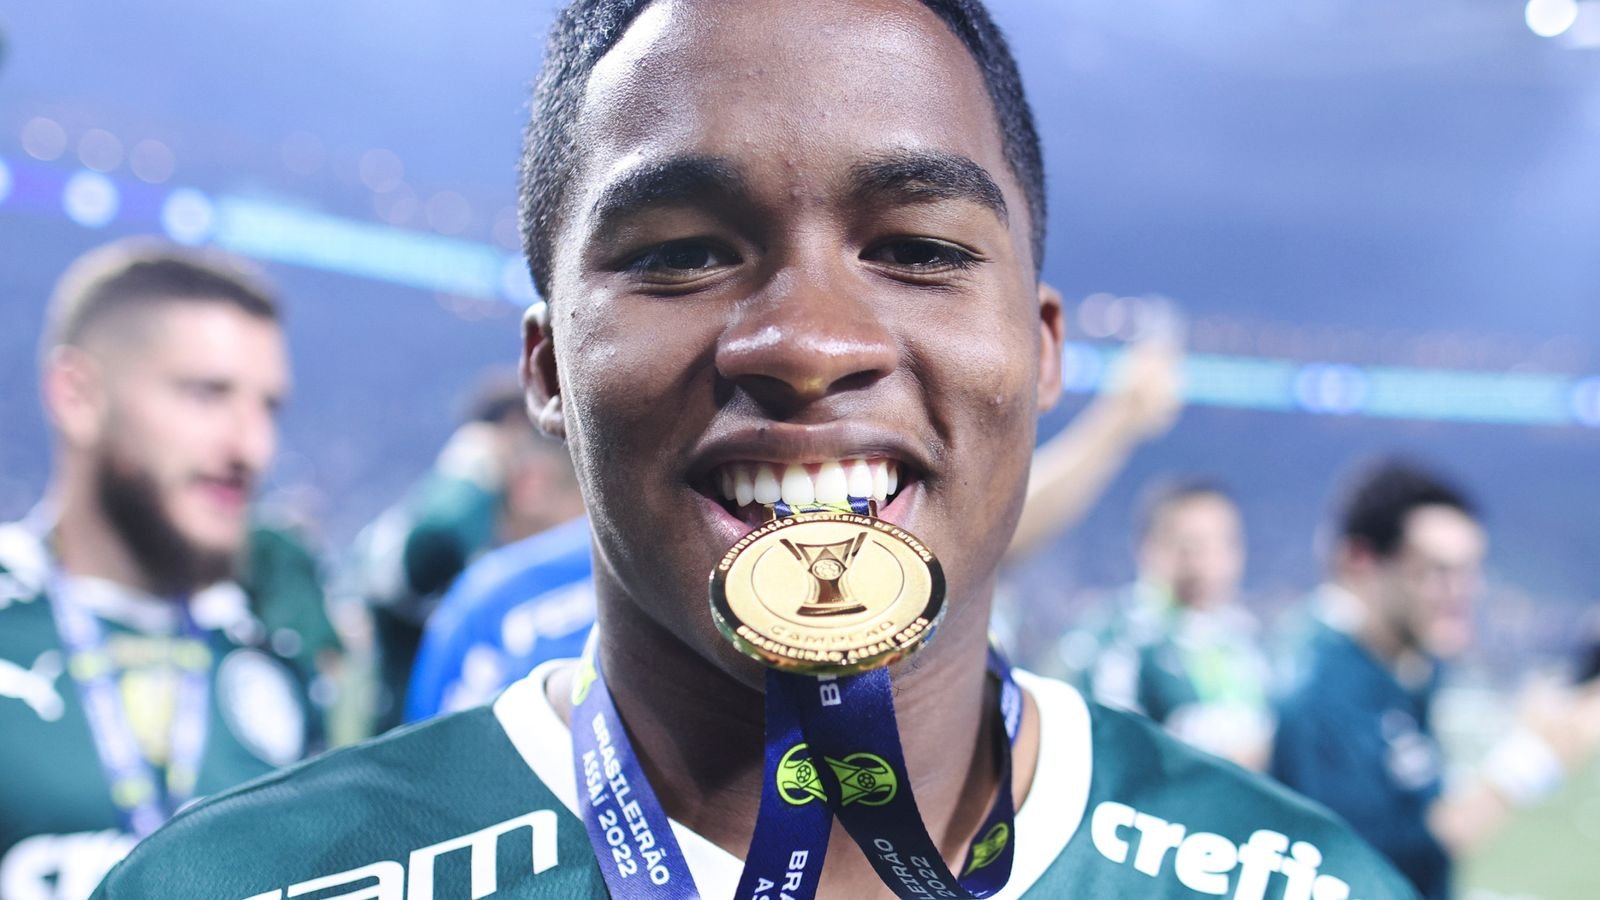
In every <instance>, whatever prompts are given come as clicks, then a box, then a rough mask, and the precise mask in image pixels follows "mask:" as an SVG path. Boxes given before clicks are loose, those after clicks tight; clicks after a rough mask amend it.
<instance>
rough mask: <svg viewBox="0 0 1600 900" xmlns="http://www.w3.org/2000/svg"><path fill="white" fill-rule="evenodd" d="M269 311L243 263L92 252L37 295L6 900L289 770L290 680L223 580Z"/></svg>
mask: <svg viewBox="0 0 1600 900" xmlns="http://www.w3.org/2000/svg"><path fill="white" fill-rule="evenodd" d="M287 367H288V362H287V359H286V356H285V350H284V341H283V332H282V329H281V327H280V325H279V322H278V306H277V302H276V300H275V299H274V298H273V296H272V295H271V294H270V293H269V292H268V291H267V289H266V288H265V287H264V286H263V285H261V284H260V283H258V281H257V279H256V278H255V277H254V276H253V275H251V274H250V273H249V272H247V271H244V270H242V269H241V268H240V266H239V265H238V263H236V262H235V261H233V260H231V259H229V258H225V257H221V256H215V255H211V254H203V255H202V254H198V253H194V252H191V251H187V250H180V249H178V248H175V247H169V246H167V245H165V244H161V243H158V242H154V241H143V240H136V241H125V242H120V243H116V244H112V245H109V246H106V247H102V248H100V249H98V250H95V251H93V252H91V253H89V254H88V255H86V256H84V257H83V258H81V259H79V260H78V261H77V262H76V263H74V265H73V266H72V267H71V268H70V269H69V270H68V272H67V273H66V275H65V276H63V278H62V279H61V281H60V283H59V284H58V286H57V289H56V292H55V295H54V296H53V297H52V299H51V301H50V307H49V310H48V314H47V318H46V331H45V334H44V338H43V340H42V342H41V372H40V374H41V379H40V380H41V387H42V394H43V399H44V404H45V409H46V413H47V415H48V418H49V421H50V424H51V427H52V429H53V432H54V438H55V451H54V462H53V468H54V473H53V476H52V480H51V484H50V487H49V491H48V493H47V494H46V497H45V499H44V501H43V502H41V503H40V504H39V506H38V507H37V508H36V509H35V510H34V512H33V513H32V514H30V515H29V517H28V518H27V519H26V520H24V521H22V522H18V523H13V524H10V525H5V526H0V735H4V740H3V741H0V769H3V771H5V772H7V773H8V774H7V776H6V777H5V778H4V779H0V897H3V898H5V900H12V898H19V900H20V898H40V897H48V898H74V900H81V898H84V897H87V896H88V895H89V893H90V892H91V891H92V890H93V889H94V887H95V885H96V884H97V883H98V882H99V881H100V879H101V877H102V876H103V875H104V874H105V872H106V871H107V870H108V869H109V868H110V867H111V866H112V865H113V864H114V863H115V862H116V861H117V860H118V859H120V858H121V857H122V856H123V855H125V854H126V853H127V851H128V849H129V848H130V847H131V846H132V845H133V843H134V842H135V841H136V840H137V839H139V838H142V837H144V836H145V835H147V834H149V833H150V832H152V831H154V830H155V829H156V828H157V827H158V826H159V825H160V824H161V823H162V822H163V821H165V820H166V818H167V817H168V816H170V815H171V814H172V813H173V812H174V811H176V809H177V808H178V807H179V806H180V805H182V804H183V803H186V802H187V801H189V800H190V799H192V798H195V797H198V796H201V795H204V794H209V793H213V792H215V791H219V790H222V789H223V788H227V787H231V786H233V785H235V784H238V783H239V782H241V781H244V780H246V779H249V778H253V777H255V776H258V775H261V774H264V773H266V772H269V771H271V770H272V769H274V768H276V767H278V766H281V765H284V764H286V763H290V762H293V761H295V760H297V759H299V758H300V757H301V756H302V755H303V754H304V751H305V748H306V745H307V740H308V732H309V730H310V728H311V722H310V720H309V718H308V716H307V707H306V704H305V697H304V692H303V687H302V685H301V683H300V681H299V680H298V679H297V678H295V677H294V676H293V675H292V670H291V669H290V668H289V667H287V666H286V665H284V663H283V661H282V660H280V659H277V658H276V657H274V656H273V655H271V654H270V653H269V652H265V651H263V650H259V649H255V647H254V646H253V645H254V643H255V642H256V641H257V640H259V638H260V637H261V634H260V629H259V627H258V625H257V623H256V622H255V620H254V619H253V618H252V617H251V616H250V615H249V611H248V604H247V600H246V597H245V595H244V594H243V592H242V591H241V590H240V589H239V588H238V587H237V586H236V585H234V584H233V583H231V582H230V581H228V579H229V577H230V576H231V575H232V573H233V571H234V566H235V564H236V561H237V560H238V558H239V556H240V554H241V552H242V551H243V549H244V546H245V540H246V535H247V532H248V528H249V521H250V520H249V516H250V501H251V498H252V495H253V494H254V492H255V488H256V483H257V480H258V478H259V477H260V475H261V473H262V471H263V470H264V469H265V467H266V466H267V464H268V463H269V462H270V460H271V459H272V455H273V452H274V448H275V446H276V442H277V422H276V419H277V412H278V407H279V405H280V404H281V403H282V401H283V396H284V392H285V391H286V390H287V388H288V369H287Z"/></svg>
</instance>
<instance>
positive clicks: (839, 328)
mask: <svg viewBox="0 0 1600 900" xmlns="http://www.w3.org/2000/svg"><path fill="white" fill-rule="evenodd" d="M863 294H864V292H863V289H862V288H861V286H860V284H859V283H857V282H855V280H854V279H852V278H850V277H849V276H848V274H847V273H844V272H840V271H837V268H836V267H834V266H829V265H828V264H826V263H813V264H811V265H808V266H799V265H796V266H791V267H788V268H785V269H783V270H781V271H779V272H778V273H777V274H776V275H774V277H773V278H772V279H771V280H770V281H769V282H768V284H767V286H766V288H765V290H764V291H763V292H762V294H761V295H760V296H758V297H753V298H751V299H750V300H749V301H747V303H746V304H745V305H744V307H743V308H742V310H741V314H740V315H739V317H738V318H737V319H736V321H735V323H734V325H733V326H732V327H730V328H729V329H728V330H727V331H726V332H725V333H724V334H723V335H722V338H721V340H720V342H719V344H718V346H717V353H716V366H717V371H718V373H719V374H720V375H721V376H722V377H723V378H725V379H727V380H728V381H731V382H732V383H733V384H735V385H736V386H737V387H738V388H740V389H741V390H743V391H745V392H746V393H748V394H749V395H750V396H751V397H753V398H754V399H755V400H756V401H757V402H759V403H761V404H762V405H763V406H765V407H767V408H768V409H769V410H771V411H773V412H774V413H777V414H782V413H783V412H786V411H792V410H794V409H796V408H799V407H803V406H804V405H806V404H808V403H811V402H814V401H816V400H819V399H821V398H823V397H826V396H829V395H831V394H835V393H838V392H841V391H849V390H859V389H862V388H865V387H868V386H870V385H872V384H873V383H875V382H877V381H878V380H879V379H881V378H883V377H884V376H886V375H888V374H889V373H890V372H892V371H893V370H894V368H895V365H896V364H897V361H898V359H899V347H898V346H897V345H896V342H895V340H894V336H893V334H892V333H891V331H890V330H889V328H888V327H887V326H886V323H885V322H884V321H883V319H882V317H881V315H880V314H879V311H878V310H876V309H874V307H873V305H872V303H870V302H869V300H868V298H867V297H865V296H864V295H863Z"/></svg>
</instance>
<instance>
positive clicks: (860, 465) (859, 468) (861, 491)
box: [845, 459, 873, 497]
mask: <svg viewBox="0 0 1600 900" xmlns="http://www.w3.org/2000/svg"><path fill="white" fill-rule="evenodd" d="M845 476H846V479H847V481H848V482H849V485H850V487H849V491H850V496H852V497H871V496H873V493H872V469H871V468H869V467H868V466H867V461H866V460H864V459H853V460H851V461H850V463H849V467H848V468H846V469H845Z"/></svg>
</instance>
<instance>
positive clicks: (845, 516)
mask: <svg viewBox="0 0 1600 900" xmlns="http://www.w3.org/2000/svg"><path fill="white" fill-rule="evenodd" d="M944 590H945V585H944V570H943V569H942V568H940V566H939V560H938V559H937V558H936V557H935V556H934V555H933V552H932V551H931V550H929V549H928V548H927V547H926V546H924V545H923V543H922V542H921V541H919V540H918V539H917V538H916V537H915V536H913V535H912V534H910V533H909V532H907V531H906V530H905V529H903V528H901V527H899V526H898V525H895V524H893V523H891V522H886V521H884V520H883V519H880V518H877V517H876V516H875V515H862V514H860V513H856V512H844V511H814V512H800V513H796V514H794V515H789V516H782V517H778V518H774V519H773V520H772V521H770V522H768V523H766V524H765V525H762V526H761V527H759V528H757V529H755V530H754V531H752V532H750V533H749V534H747V535H745V536H744V537H742V538H740V539H739V540H738V542H736V543H735V544H734V545H733V547H732V548H730V549H729V550H728V552H727V554H726V555H725V556H723V558H722V561H721V562H720V563H718V565H717V567H716V569H714V570H713V571H712V573H711V614H712V618H713V619H715V621H716V623H717V628H718V629H720V630H721V632H722V634H723V636H724V637H726V638H727V639H728V640H729V641H730V642H731V643H732V644H733V645H734V646H735V647H737V648H738V649H739V650H740V651H741V652H743V653H744V654H746V655H748V656H751V657H753V658H755V659H756V660H759V661H760V662H762V663H764V664H766V665H768V666H771V667H772V668H775V669H780V670H783V671H788V672H796V673H803V674H808V675H850V674H854V673H857V672H865V671H868V670H870V669H876V668H880V667H882V666H887V665H889V664H890V663H893V662H895V661H897V660H900V659H903V658H905V657H906V656H909V655H910V654H911V653H913V652H915V651H916V650H917V649H918V648H919V647H921V646H922V644H923V643H924V642H925V641H926V640H927V639H928V637H929V636H930V635H931V634H932V633H933V630H934V628H936V627H937V626H938V624H939V620H940V619H941V618H942V617H943V615H944Z"/></svg>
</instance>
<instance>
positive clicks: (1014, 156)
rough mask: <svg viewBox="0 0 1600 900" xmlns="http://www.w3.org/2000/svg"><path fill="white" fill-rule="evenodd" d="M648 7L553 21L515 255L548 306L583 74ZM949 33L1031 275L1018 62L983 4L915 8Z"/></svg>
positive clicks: (587, 4)
mask: <svg viewBox="0 0 1600 900" xmlns="http://www.w3.org/2000/svg"><path fill="white" fill-rule="evenodd" d="M652 2H654V0H572V2H571V3H569V4H568V5H567V7H566V8H565V9H563V10H562V11H561V14H560V15H559V16H558V17H557V18H556V22H555V25H554V26H552V27H551V29H550V40H549V43H548V45H547V46H546V48H545V54H544V64H543V66H542V67H541V68H540V71H539V78H538V81H537V82H536V83H535V85H534V90H533V114H532V117H531V118H530V120H529V122H528V127H527V130H526V131H525V132H524V135H523V143H522V162H521V166H520V169H521V172H520V179H519V180H520V188H519V195H520V196H519V205H520V220H521V227H522V245H523V251H524V252H525V253H526V254H527V257H528V269H529V271H530V272H531V273H532V274H533V283H534V286H535V287H537V288H538V289H539V293H540V294H541V295H543V296H544V297H545V299H547V300H548V299H549V298H550V275H551V268H552V266H553V264H554V255H555V235H556V231H557V229H558V228H559V227H560V225H561V216H562V212H563V205H564V204H565V202H566V193H567V187H568V182H569V181H570V179H571V177H572V171H573V168H574V166H575V157H576V155H577V146H576V141H575V137H574V134H573V128H574V127H575V125H576V122H577V117H578V107H579V105H580V103H581V102H582V99H583V92H584V90H585V89H586V88H587V87H588V83H589V75H590V73H591V72H592V71H593V70H594V67H595V64H596V63H598V62H599V61H600V58H601V57H602V56H605V54H606V53H607V52H608V51H609V50H610V49H611V48H612V47H614V46H616V43H617V41H618V40H620V39H621V38H622V35H623V33H624V32H626V31H627V29H628V26H629V25H630V24H632V23H633V20H634V19H635V18H637V17H638V15H639V14H640V13H641V12H643V11H644V10H645V8H646V7H648V6H649V5H650V4H651V3H652ZM920 2H921V3H922V5H923V6H926V7H927V8H928V9H929V10H931V11H932V12H933V13H934V15H936V16H938V17H939V18H940V19H942V20H943V21H944V23H945V24H946V25H948V26H949V27H950V30H951V31H952V32H954V33H955V35H956V37H957V38H959V39H960V40H961V43H962V44H964V45H965V46H966V48H967V51H968V52H969V53H971V54H972V58H973V60H974V61H975V62H977V64H978V71H979V72H981V73H982V74H983V82H984V87H985V88H986V89H987V91H988V94H989V100H990V102H991V103H992V104H994V109H995V116H996V118H997V119H998V122H999V125H1000V138H1001V144H1002V146H1003V147H1004V150H1005V156H1006V164H1007V165H1008V166H1010V168H1011V172H1012V174H1013V175H1015V176H1016V178H1017V181H1018V182H1020V183H1021V185H1022V190H1023V193H1024V195H1025V196H1026V197H1027V202H1028V216H1029V222H1030V224H1031V230H1030V234H1029V240H1030V243H1031V245H1032V249H1033V260H1034V266H1035V273H1037V271H1038V267H1039V266H1040V265H1041V264H1042V262H1043V260H1044V235H1045V187H1044V156H1043V153H1042V152H1041V150H1040V148H1039V133H1038V130H1037V129H1036V128H1035V127H1034V122H1033V110H1032V109H1031V108H1030V107H1029V106H1028V98H1027V96H1026V95H1025V94H1024V93H1023V90H1022V76H1021V74H1020V73H1019V72H1018V71H1017V61H1016V59H1015V58H1014V57H1013V56H1012V55H1011V48H1010V46H1009V45H1008V44H1007V43H1006V39H1005V35H1003V34H1001V32H1000V29H999V27H998V26H996V25H995V23H994V20H993V19H992V18H990V16H989V11H988V10H987V9H986V8H985V7H984V5H983V3H982V2H981V0H920Z"/></svg>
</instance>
